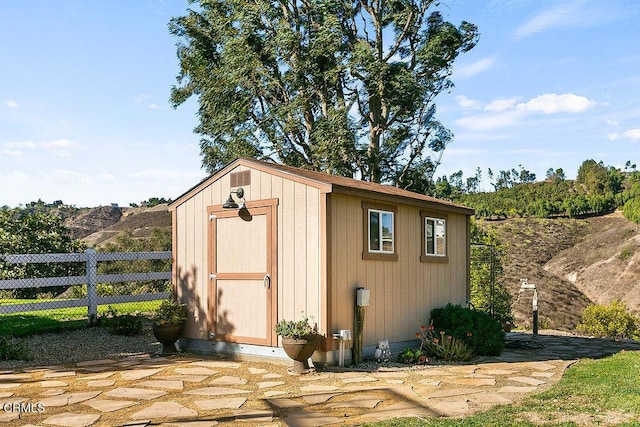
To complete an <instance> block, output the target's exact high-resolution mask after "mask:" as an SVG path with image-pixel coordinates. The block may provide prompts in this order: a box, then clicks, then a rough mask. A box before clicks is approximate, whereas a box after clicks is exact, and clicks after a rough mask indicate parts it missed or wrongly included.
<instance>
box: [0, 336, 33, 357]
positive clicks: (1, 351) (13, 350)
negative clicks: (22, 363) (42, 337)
mask: <svg viewBox="0 0 640 427" xmlns="http://www.w3.org/2000/svg"><path fill="white" fill-rule="evenodd" d="M32 359H33V356H32V355H31V352H30V351H29V349H28V348H27V345H26V344H25V343H24V342H22V341H11V340H9V339H7V338H5V337H0V360H32Z"/></svg>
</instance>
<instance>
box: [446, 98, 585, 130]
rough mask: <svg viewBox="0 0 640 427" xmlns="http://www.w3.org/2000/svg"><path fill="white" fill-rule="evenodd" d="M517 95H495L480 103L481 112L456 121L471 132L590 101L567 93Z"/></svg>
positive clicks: (571, 110) (582, 105) (582, 106)
mask: <svg viewBox="0 0 640 427" xmlns="http://www.w3.org/2000/svg"><path fill="white" fill-rule="evenodd" d="M517 99H518V98H517V97H512V98H508V99H496V100H493V101H491V102H490V103H489V104H487V105H486V106H485V107H484V112H483V113H479V114H475V115H470V116H466V117H462V118H460V119H458V120H456V122H455V123H456V124H457V125H458V126H460V127H463V128H465V129H467V130H471V131H475V132H484V131H492V130H496V129H501V128H508V127H513V126H515V125H517V124H519V123H520V122H522V120H523V119H524V118H526V117H528V116H531V115H532V114H535V113H542V114H545V115H548V114H553V113H580V112H582V111H584V110H586V109H588V108H590V107H591V106H594V105H596V103H595V102H594V101H591V100H590V99H588V98H586V97H584V96H578V95H574V94H571V93H566V94H560V95H557V94H555V93H549V94H545V95H540V96H537V97H535V98H532V99H530V100H528V101H526V102H521V103H517Z"/></svg>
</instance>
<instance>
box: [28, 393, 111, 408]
mask: <svg viewBox="0 0 640 427" xmlns="http://www.w3.org/2000/svg"><path fill="white" fill-rule="evenodd" d="M100 393H101V392H99V391H88V392H80V393H63V394H60V395H58V396H52V397H48V398H45V399H42V400H41V401H40V402H39V403H40V404H42V405H43V406H44V407H45V408H49V407H53V406H68V405H73V404H75V403H80V402H84V401H85V400H89V399H93V398H94V397H96V396H97V395H99V394H100Z"/></svg>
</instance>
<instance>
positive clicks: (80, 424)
mask: <svg viewBox="0 0 640 427" xmlns="http://www.w3.org/2000/svg"><path fill="white" fill-rule="evenodd" d="M98 418H100V414H76V413H73V412H64V413H62V414H58V415H54V416H52V417H49V418H47V419H46V420H44V421H43V423H45V424H52V425H54V426H67V427H85V426H90V425H92V424H93V423H95V422H96V421H98Z"/></svg>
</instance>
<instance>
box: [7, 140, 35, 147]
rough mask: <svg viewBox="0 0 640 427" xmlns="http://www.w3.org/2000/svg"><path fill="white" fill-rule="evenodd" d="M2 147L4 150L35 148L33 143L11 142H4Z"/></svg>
mask: <svg viewBox="0 0 640 427" xmlns="http://www.w3.org/2000/svg"><path fill="white" fill-rule="evenodd" d="M4 146H5V147H6V148H17V149H20V148H30V149H34V148H36V144H34V143H33V141H12V142H5V143H4Z"/></svg>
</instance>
